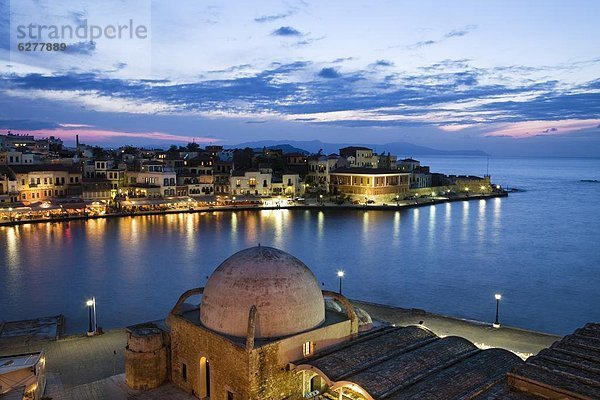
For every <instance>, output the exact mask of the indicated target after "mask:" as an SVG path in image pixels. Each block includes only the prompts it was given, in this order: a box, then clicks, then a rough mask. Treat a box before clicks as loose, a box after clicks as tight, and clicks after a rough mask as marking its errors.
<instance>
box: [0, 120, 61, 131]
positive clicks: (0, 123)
mask: <svg viewBox="0 0 600 400" xmlns="http://www.w3.org/2000/svg"><path fill="white" fill-rule="evenodd" d="M59 126H60V125H59V124H57V123H56V122H47V121H36V120H32V119H0V128H3V129H17V130H37V129H54V128H58V127H59Z"/></svg>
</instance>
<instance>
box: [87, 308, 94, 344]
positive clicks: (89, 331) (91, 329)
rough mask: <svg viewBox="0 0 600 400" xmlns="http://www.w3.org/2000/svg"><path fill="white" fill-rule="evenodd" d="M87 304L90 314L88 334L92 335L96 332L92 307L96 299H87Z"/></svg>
mask: <svg viewBox="0 0 600 400" xmlns="http://www.w3.org/2000/svg"><path fill="white" fill-rule="evenodd" d="M85 305H86V306H88V315H89V326H88V331H87V335H88V336H92V335H93V334H94V330H93V328H92V307H93V305H94V300H88V301H86V302H85Z"/></svg>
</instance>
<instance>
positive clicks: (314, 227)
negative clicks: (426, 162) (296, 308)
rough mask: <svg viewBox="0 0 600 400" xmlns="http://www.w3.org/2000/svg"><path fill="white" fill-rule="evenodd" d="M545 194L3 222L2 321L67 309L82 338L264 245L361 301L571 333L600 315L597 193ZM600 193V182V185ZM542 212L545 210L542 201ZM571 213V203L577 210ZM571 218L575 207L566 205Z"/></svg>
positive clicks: (146, 311)
mask: <svg viewBox="0 0 600 400" xmlns="http://www.w3.org/2000/svg"><path fill="white" fill-rule="evenodd" d="M564 186H565V190H568V191H569V192H570V193H574V192H576V191H577V190H581V191H582V192H580V193H579V194H580V195H581V198H582V199H583V198H585V199H587V200H589V201H585V202H584V201H581V202H578V203H575V205H573V203H572V202H570V199H567V200H564V199H563V198H562V197H560V196H557V197H555V198H553V199H552V201H553V203H552V204H546V203H544V198H545V197H548V196H549V194H548V193H547V192H543V191H536V189H535V186H532V189H531V190H530V191H528V192H526V193H517V194H514V195H511V196H510V197H509V198H505V199H490V200H486V201H483V200H472V201H470V202H463V203H452V204H440V205H437V206H435V207H423V208H420V209H409V210H402V211H394V212H381V211H373V210H370V211H368V212H364V211H343V210H341V211H336V210H328V211H321V210H314V211H305V210H294V211H290V210H271V211H236V212H232V213H219V212H205V213H198V214H177V215H166V216H136V217H133V218H130V217H126V218H121V219H106V220H91V221H87V222H81V221H80V222H70V223H64V224H61V223H48V224H41V225H23V226H16V227H11V228H0V266H1V268H0V320H15V319H23V318H34V317H39V316H44V315H56V314H59V313H63V314H65V315H66V316H67V328H68V330H69V331H70V332H76V331H83V330H84V329H85V326H86V318H87V314H86V313H85V311H86V310H85V306H84V301H85V299H87V298H88V297H89V296H92V295H95V296H96V298H97V300H98V318H99V322H100V325H102V326H103V327H105V328H110V327H116V326H124V325H129V324H133V323H136V322H142V321H146V320H151V319H157V318H161V317H164V316H165V315H166V313H167V312H168V311H169V310H170V308H171V307H172V305H173V304H174V303H175V301H176V300H177V298H178V297H179V295H180V294H181V293H182V292H183V291H185V290H187V289H190V288H192V287H197V286H202V285H204V284H205V282H206V276H208V275H209V274H210V273H211V272H212V270H214V268H216V267H217V266H218V264H219V263H220V262H221V261H222V260H223V259H225V258H226V257H228V256H229V255H231V254H233V253H234V252H236V251H238V250H240V249H243V248H245V247H249V246H255V245H256V244H258V243H261V244H262V245H274V246H277V247H279V248H282V249H283V250H286V251H288V252H290V253H292V254H293V255H295V256H297V257H298V258H300V259H301V260H303V261H304V262H305V263H306V264H307V265H308V266H309V267H311V269H312V270H313V271H314V272H315V275H316V276H317V279H318V280H319V282H324V283H325V287H326V288H328V289H333V290H335V289H336V287H337V277H336V275H335V272H336V271H337V269H339V268H342V269H344V270H345V272H346V276H345V278H344V279H345V281H344V291H345V293H346V294H348V295H349V296H350V297H352V298H357V299H364V300H368V301H374V302H381V303H387V304H392V305H398V306H403V307H416V308H423V309H427V310H429V311H433V312H440V313H444V314H449V315H456V316H461V317H466V318H473V319H479V320H486V321H491V320H492V319H493V317H494V312H495V308H494V307H495V304H494V300H493V294H494V293H496V292H501V293H502V294H503V301H502V303H501V309H500V317H501V322H503V323H505V324H509V325H516V326H521V327H525V328H530V329H536V330H541V331H550V332H556V333H563V334H564V333H568V332H569V331H571V330H573V329H574V328H576V327H577V326H580V325H582V324H583V323H585V322H587V321H593V320H595V321H598V320H600V307H598V305H599V304H600V291H599V289H598V288H599V287H600V281H599V278H598V276H599V274H598V272H597V271H598V267H600V254H599V252H598V251H597V249H596V244H597V243H598V242H599V241H600V228H599V227H598V225H597V224H596V223H593V222H592V221H598V220H600V218H598V217H599V215H598V213H599V211H598V207H597V204H598V200H600V198H599V197H600V196H598V194H599V191H598V189H597V187H595V186H584V187H583V188H582V187H581V186H580V185H575V184H573V185H571V186H569V184H568V183H566V184H564ZM599 186H600V185H599ZM532 204H535V207H532ZM569 206H570V208H569ZM566 210H568V211H566Z"/></svg>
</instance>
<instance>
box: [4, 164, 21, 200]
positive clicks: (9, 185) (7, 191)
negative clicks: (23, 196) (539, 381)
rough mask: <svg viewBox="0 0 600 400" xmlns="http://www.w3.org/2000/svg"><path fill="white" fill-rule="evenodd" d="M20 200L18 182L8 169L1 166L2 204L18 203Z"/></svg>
mask: <svg viewBox="0 0 600 400" xmlns="http://www.w3.org/2000/svg"><path fill="white" fill-rule="evenodd" d="M18 198H19V191H18V189H17V181H16V179H15V178H14V175H13V174H12V173H11V172H10V171H9V170H8V168H6V167H2V166H1V165H0V203H6V204H9V203H16V202H17V201H18Z"/></svg>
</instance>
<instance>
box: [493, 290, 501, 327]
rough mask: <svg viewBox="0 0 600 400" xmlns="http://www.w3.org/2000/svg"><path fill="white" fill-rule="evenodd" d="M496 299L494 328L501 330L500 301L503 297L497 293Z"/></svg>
mask: <svg viewBox="0 0 600 400" xmlns="http://www.w3.org/2000/svg"><path fill="white" fill-rule="evenodd" d="M494 297H495V298H496V321H495V322H494V324H493V325H492V326H493V327H494V328H500V322H498V309H499V308H500V299H502V295H501V294H499V293H496V294H495V295H494Z"/></svg>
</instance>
